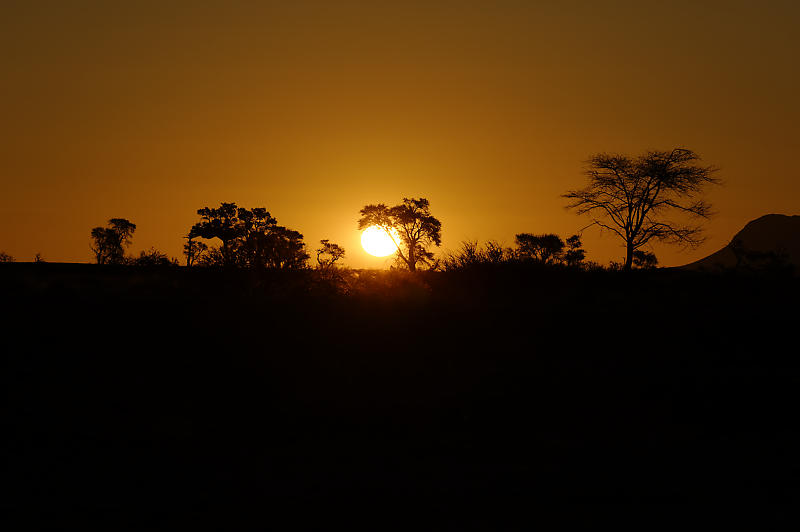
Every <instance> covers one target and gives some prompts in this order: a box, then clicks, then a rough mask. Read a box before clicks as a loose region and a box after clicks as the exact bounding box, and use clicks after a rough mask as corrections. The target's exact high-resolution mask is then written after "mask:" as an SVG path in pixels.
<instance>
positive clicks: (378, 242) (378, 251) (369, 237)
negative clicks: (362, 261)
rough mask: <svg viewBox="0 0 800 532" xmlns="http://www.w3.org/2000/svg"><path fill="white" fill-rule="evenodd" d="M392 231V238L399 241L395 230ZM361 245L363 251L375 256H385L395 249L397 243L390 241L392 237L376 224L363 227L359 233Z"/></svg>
mask: <svg viewBox="0 0 800 532" xmlns="http://www.w3.org/2000/svg"><path fill="white" fill-rule="evenodd" d="M392 233H393V234H392V236H393V237H394V240H395V241H396V242H399V241H400V239H399V236H398V234H397V232H395V231H392ZM361 245H362V246H364V251H366V252H367V253H369V254H370V255H374V256H376V257H386V256H389V255H391V254H392V253H394V252H396V251H397V245H396V244H395V243H394V242H393V241H392V237H390V236H389V235H388V234H387V233H386V231H384V230H383V229H381V228H380V227H378V226H377V225H372V226H370V227H367V228H366V229H364V232H363V233H361Z"/></svg>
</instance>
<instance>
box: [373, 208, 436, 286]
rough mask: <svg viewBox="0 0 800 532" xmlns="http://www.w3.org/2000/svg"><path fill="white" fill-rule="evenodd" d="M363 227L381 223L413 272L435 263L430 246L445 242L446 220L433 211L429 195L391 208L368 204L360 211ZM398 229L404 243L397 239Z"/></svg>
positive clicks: (402, 258)
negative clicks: (443, 226)
mask: <svg viewBox="0 0 800 532" xmlns="http://www.w3.org/2000/svg"><path fill="white" fill-rule="evenodd" d="M360 213H361V218H359V220H358V228H359V230H362V229H366V228H367V227H371V226H373V225H374V226H377V227H379V228H381V229H382V230H384V231H385V232H386V234H387V235H389V237H390V238H391V239H392V241H393V242H394V243H395V245H396V246H397V256H398V257H399V258H400V260H402V261H403V263H404V264H405V265H406V266H407V267H408V269H409V270H410V271H412V272H413V271H416V270H417V268H418V266H417V265H418V264H423V265H427V266H431V265H432V264H434V261H433V253H432V252H431V251H430V250H429V249H428V248H429V247H430V246H432V245H435V246H440V245H441V244H442V222H440V221H439V220H437V219H436V218H435V217H434V216H433V215H431V211H430V202H429V201H428V200H427V199H425V198H403V203H401V204H400V205H395V206H394V207H387V206H386V205H384V204H383V203H379V204H377V205H365V206H364V208H363V209H361V211H360ZM395 232H396V234H397V235H398V236H399V237H400V242H396V241H395V240H396V239H395Z"/></svg>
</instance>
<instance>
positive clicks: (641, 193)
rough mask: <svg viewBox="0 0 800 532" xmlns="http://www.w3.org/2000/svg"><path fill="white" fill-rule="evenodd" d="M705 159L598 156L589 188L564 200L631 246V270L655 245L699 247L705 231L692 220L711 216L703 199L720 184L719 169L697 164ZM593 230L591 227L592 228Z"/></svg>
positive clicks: (682, 154)
mask: <svg viewBox="0 0 800 532" xmlns="http://www.w3.org/2000/svg"><path fill="white" fill-rule="evenodd" d="M699 160H700V157H699V156H698V155H697V154H696V153H695V152H693V151H692V150H688V149H685V148H676V149H674V150H672V151H648V152H646V153H644V154H643V155H641V156H639V157H635V158H633V157H629V156H626V155H609V154H605V153H601V154H597V155H595V156H593V157H592V158H591V159H589V161H588V169H587V170H586V175H587V177H588V178H589V184H588V185H587V186H586V187H585V188H582V189H580V190H570V191H568V192H567V193H566V194H563V196H562V197H564V198H567V199H569V200H571V202H570V204H569V205H567V208H568V209H575V210H576V212H577V213H578V214H587V215H589V216H590V217H591V220H592V223H591V224H589V226H591V225H597V226H599V227H601V228H604V229H608V230H609V231H612V232H613V233H615V234H616V235H617V236H619V237H620V238H621V239H622V240H623V241H624V242H625V247H626V255H625V264H624V265H623V268H624V269H626V270H630V269H631V264H632V261H633V256H634V252H635V251H636V250H637V249H639V248H641V247H642V246H644V245H645V244H647V243H648V242H650V241H651V240H656V241H662V242H667V243H677V244H682V245H686V246H691V247H695V246H697V245H698V244H700V243H701V242H702V241H703V238H702V236H701V233H702V229H701V227H700V226H699V225H696V224H693V223H691V222H690V221H688V220H687V221H684V222H681V221H679V220H677V219H676V218H675V217H676V216H677V217H679V218H684V219H685V218H688V219H689V220H693V221H697V220H700V219H707V218H709V216H710V215H711V206H710V205H709V204H708V203H706V202H705V201H704V200H703V199H701V198H700V197H699V196H700V194H701V193H702V192H703V189H704V188H705V186H706V185H709V184H719V180H717V179H716V178H714V176H713V174H714V173H715V172H716V171H717V168H715V167H713V166H701V165H699V164H697V162H698V161H699ZM587 227H588V226H587Z"/></svg>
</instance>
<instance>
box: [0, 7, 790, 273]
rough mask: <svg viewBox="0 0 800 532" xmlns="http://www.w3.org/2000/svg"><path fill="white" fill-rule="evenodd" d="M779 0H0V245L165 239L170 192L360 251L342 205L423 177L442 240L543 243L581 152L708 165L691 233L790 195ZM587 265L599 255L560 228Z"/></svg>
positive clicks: (58, 256)
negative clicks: (682, 151)
mask: <svg viewBox="0 0 800 532" xmlns="http://www.w3.org/2000/svg"><path fill="white" fill-rule="evenodd" d="M798 28H800V2H794V1H786V2H777V1H775V2H769V1H766V2H764V1H762V2H738V1H721V2H704V1H698V0H694V1H687V2H684V1H674V2H669V1H666V2H665V1H660V2H648V1H636V2H569V1H563V0H560V1H553V2H535V1H533V0H531V1H501V0H495V1H484V2H475V1H463V0H462V1H435V0H428V1H424V2H414V1H408V0H407V1H404V2H380V1H376V0H370V1H366V0H365V1H343V2H334V1H330V0H328V1H319V2H316V1H301V0H293V1H290V2H274V3H273V4H270V3H268V2H257V1H252V2H244V1H232V0H227V1H220V2H214V1H201V0H192V1H185V2H184V1H163V0H159V1H153V2H150V1H136V2H127V1H126V2H123V1H119V2H114V1H112V0H106V1H100V2H84V1H66V0H59V1H49V2H48V1H35V0H26V1H22V2H16V1H8V0H6V1H4V2H3V4H2V7H1V8H0V66H1V67H2V78H0V79H2V83H0V96H2V97H1V98H0V113H1V114H0V117H1V118H0V120H1V121H0V124H2V127H1V129H0V135H1V136H2V138H0V141H1V142H0V250H3V251H5V252H7V253H9V254H11V255H13V256H15V257H16V258H17V260H19V261H30V260H33V256H34V254H35V253H37V252H40V253H41V254H42V255H43V256H44V258H45V259H46V260H49V261H61V262H89V261H91V260H92V259H93V256H92V253H91V251H90V249H89V244H90V240H89V232H90V230H91V228H92V227H94V226H97V225H104V224H105V222H106V221H107V220H108V219H109V218H112V217H124V218H128V219H130V220H131V221H133V222H134V223H136V224H137V226H138V229H137V231H136V234H135V236H134V245H133V246H132V248H131V252H134V253H136V252H138V251H139V250H142V249H148V248H150V247H151V246H152V247H156V248H157V249H160V250H162V251H164V252H166V253H167V254H169V255H171V256H179V254H180V252H181V246H182V244H183V240H182V238H181V237H182V236H183V235H185V234H186V233H187V231H188V229H189V227H190V226H191V225H192V224H193V223H194V222H195V221H197V219H198V217H197V215H196V210H197V209H198V208H200V207H203V206H216V205H218V204H219V203H220V202H222V201H228V202H236V203H238V204H239V205H240V206H245V207H259V206H263V207H266V208H267V209H268V210H270V212H271V213H272V214H273V216H275V217H276V218H277V219H278V222H279V223H281V224H282V225H286V226H288V227H290V228H292V229H295V230H298V231H300V232H302V233H303V234H304V235H305V240H306V242H307V243H308V245H309V247H310V248H312V249H313V248H314V247H315V244H316V243H317V242H318V241H319V240H320V239H321V238H328V239H330V240H332V241H334V242H337V243H339V244H341V245H343V246H344V247H345V248H346V250H347V258H346V264H348V265H350V266H352V267H380V266H382V265H384V264H385V263H386V260H385V259H376V258H372V257H370V256H368V255H367V254H366V253H365V252H364V251H363V250H362V249H361V246H360V243H359V233H358V231H357V229H356V220H357V218H358V210H359V209H360V208H361V207H362V206H363V205H365V204H367V203H378V202H384V203H388V204H393V203H397V202H399V201H400V200H401V198H402V197H403V196H414V197H417V196H424V197H427V198H428V199H429V200H430V201H431V209H432V212H433V214H434V215H436V216H438V217H439V219H440V220H441V221H442V224H443V239H444V245H443V249H448V248H449V249H453V248H456V247H458V245H459V243H460V242H461V241H462V240H465V239H478V240H482V241H483V240H486V239H490V238H493V239H497V240H499V241H501V242H504V243H505V244H507V245H510V244H512V243H513V239H514V234H515V233H519V232H533V233H540V232H555V233H558V234H560V235H561V236H563V237H566V236H568V235H569V234H572V233H574V232H576V231H577V230H578V229H580V228H582V227H583V226H585V225H586V223H587V222H586V221H585V220H584V219H582V218H580V217H578V216H576V215H574V214H573V213H571V212H569V211H565V210H564V205H565V201H564V200H563V199H562V198H560V197H559V196H560V194H562V193H563V192H565V191H566V190H567V189H570V188H577V187H580V186H582V185H583V183H584V179H585V178H584V176H583V175H582V171H583V161H585V160H586V159H587V158H588V157H589V156H590V155H592V154H594V153H597V152H603V151H605V152H622V153H631V154H636V153H639V152H641V151H643V150H646V149H671V148H673V147H677V146H682V147H687V148H690V149H693V150H695V151H697V152H698V153H699V154H700V155H701V156H702V157H703V161H704V162H706V163H708V164H714V165H717V166H719V167H721V169H722V170H721V172H720V173H719V177H721V178H722V179H723V180H724V181H725V185H724V186H723V187H717V188H715V189H714V190H712V191H711V192H710V194H709V195H708V198H709V200H710V201H711V202H712V203H713V204H714V207H715V209H716V210H717V211H718V212H719V214H718V216H717V217H715V218H714V219H713V220H712V221H711V222H710V223H709V224H708V225H707V229H708V231H707V236H708V241H707V242H706V243H705V244H704V245H703V246H702V247H700V248H699V249H697V250H694V251H685V252H679V251H678V249H677V248H671V247H665V246H658V245H656V246H655V248H654V250H655V252H656V254H657V255H658V256H659V258H660V260H661V263H662V264H663V265H677V264H682V263H686V262H690V261H692V260H695V259H697V258H700V257H703V256H705V255H708V254H710V253H711V252H713V251H715V250H717V249H718V248H720V247H721V246H723V245H724V244H725V243H727V242H728V240H730V238H731V237H732V236H733V234H734V233H735V232H736V231H738V230H739V229H741V228H742V226H744V224H745V223H746V222H748V221H749V220H751V219H753V218H756V217H758V216H760V215H762V214H766V213H783V214H800V201H799V200H798V199H799V197H800V195H799V194H798V192H800V179H798V177H800V171H799V170H798V162H797V161H798V155H800V131H799V127H798V123H799V120H800V69H798V66H797V61H798V56H800V31H798ZM584 245H585V247H586V248H587V250H588V253H589V258H590V259H593V260H596V261H599V262H604V263H605V262H608V261H609V260H611V259H616V260H620V258H621V257H622V256H623V255H624V248H623V247H621V245H620V242H618V241H617V240H616V239H615V238H613V237H612V236H611V235H608V234H605V235H602V236H601V235H600V233H599V232H598V231H596V230H594V229H589V230H587V231H586V232H585V233H584Z"/></svg>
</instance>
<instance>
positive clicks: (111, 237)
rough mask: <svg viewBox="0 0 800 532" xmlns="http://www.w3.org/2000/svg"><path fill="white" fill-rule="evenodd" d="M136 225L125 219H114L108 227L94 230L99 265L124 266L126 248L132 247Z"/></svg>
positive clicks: (92, 233) (94, 249)
mask: <svg viewBox="0 0 800 532" xmlns="http://www.w3.org/2000/svg"><path fill="white" fill-rule="evenodd" d="M134 231H136V224H134V223H131V222H130V221H129V220H126V219H125V218H112V219H110V220H109V221H108V227H95V228H94V229H92V232H91V235H92V241H93V242H92V246H91V249H92V251H93V252H94V255H95V258H96V260H97V264H124V263H125V248H126V247H128V246H130V244H131V238H132V237H133V233H134Z"/></svg>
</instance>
